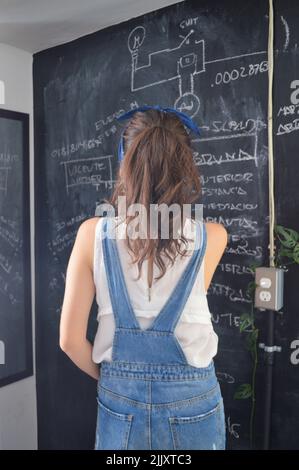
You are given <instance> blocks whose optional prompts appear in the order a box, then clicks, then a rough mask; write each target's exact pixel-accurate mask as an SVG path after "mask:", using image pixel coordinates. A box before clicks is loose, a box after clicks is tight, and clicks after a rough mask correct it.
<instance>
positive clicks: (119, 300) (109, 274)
mask: <svg viewBox="0 0 299 470" xmlns="http://www.w3.org/2000/svg"><path fill="white" fill-rule="evenodd" d="M101 228H102V233H101V235H102V250H103V258H104V264H105V270H106V278H107V283H108V288H109V295H110V301H111V305H112V310H113V315H114V320H115V326H116V328H133V329H134V328H136V329H140V327H139V324H138V321H137V319H136V316H135V313H134V311H133V309H132V306H131V302H130V299H129V295H128V290H127V286H126V283H125V279H124V275H123V271H122V268H121V264H120V259H119V255H118V251H117V246H116V242H115V239H114V238H110V237H113V232H112V228H113V227H112V220H111V217H107V216H106V217H105V218H104V220H103V225H102V227H101Z"/></svg>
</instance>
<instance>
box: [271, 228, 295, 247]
mask: <svg viewBox="0 0 299 470" xmlns="http://www.w3.org/2000/svg"><path fill="white" fill-rule="evenodd" d="M275 231H276V233H277V235H278V239H279V241H280V243H281V244H282V245H283V246H285V247H286V248H294V247H295V245H296V243H297V241H298V239H299V233H298V232H296V230H292V229H291V228H286V227H283V226H282V225H276V228H275ZM279 235H280V236H281V237H282V238H281V237H280V236H279Z"/></svg>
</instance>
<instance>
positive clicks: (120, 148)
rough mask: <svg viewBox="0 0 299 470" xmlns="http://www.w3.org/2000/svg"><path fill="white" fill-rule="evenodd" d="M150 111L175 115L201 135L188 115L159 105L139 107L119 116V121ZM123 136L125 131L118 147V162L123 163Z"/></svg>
mask: <svg viewBox="0 0 299 470" xmlns="http://www.w3.org/2000/svg"><path fill="white" fill-rule="evenodd" d="M148 109H156V110H158V111H163V112H166V113H167V112H168V113H174V114H176V115H177V116H178V117H179V118H180V119H181V121H182V122H183V124H184V125H185V126H186V127H188V128H189V129H190V130H191V131H193V132H195V133H196V134H198V135H200V130H199V128H198V126H197V125H196V124H195V122H193V121H192V119H191V118H190V117H189V116H188V115H187V114H184V113H182V112H181V111H177V110H176V109H174V108H162V107H161V106H159V105H155V106H147V105H145V106H139V108H135V109H131V110H130V111H127V112H126V113H124V114H121V115H120V116H118V118H117V119H118V120H119V121H121V120H124V119H128V118H130V117H132V116H133V114H134V113H136V112H137V111H141V112H142V111H147V110H148ZM123 134H124V130H123V132H122V134H121V138H120V141H119V145H118V160H119V161H121V160H122V159H123V158H124V144H123Z"/></svg>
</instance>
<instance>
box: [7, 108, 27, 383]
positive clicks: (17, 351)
mask: <svg viewBox="0 0 299 470" xmlns="http://www.w3.org/2000/svg"><path fill="white" fill-rule="evenodd" d="M31 305H32V303H31V269H30V207H29V115H28V114H25V113H19V112H15V111H8V110H5V109H0V386H3V385H7V384H9V383H12V382H15V381H17V380H20V379H22V378H24V377H27V376H30V375H32V374H33V349H32V314H31Z"/></svg>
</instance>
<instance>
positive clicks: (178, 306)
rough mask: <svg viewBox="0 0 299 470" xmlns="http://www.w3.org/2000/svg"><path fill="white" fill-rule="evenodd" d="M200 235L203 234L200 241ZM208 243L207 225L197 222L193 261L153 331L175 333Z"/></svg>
mask: <svg viewBox="0 0 299 470" xmlns="http://www.w3.org/2000/svg"><path fill="white" fill-rule="evenodd" d="M199 233H201V237H200V240H199ZM206 242H207V236H206V227H205V224H204V223H203V222H201V221H196V238H195V247H194V251H193V253H192V256H191V259H190V260H189V262H188V264H187V266H186V268H185V269H184V271H183V274H182V275H181V277H180V279H179V281H178V283H177V284H176V285H175V286H174V288H173V290H172V293H171V294H170V297H169V298H168V300H167V302H166V304H165V305H164V307H163V308H162V310H161V311H160V313H159V315H158V316H157V317H156V318H155V320H154V322H153V324H152V326H151V328H150V329H151V330H152V331H168V332H174V330H175V327H176V325H177V323H178V321H179V318H180V316H181V313H182V311H183V309H184V307H185V304H186V302H187V300H188V297H189V295H190V293H191V290H192V287H193V285H194V282H195V280H196V276H197V273H198V271H199V269H200V266H201V263H202V260H203V257H204V253H205V249H206Z"/></svg>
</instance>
